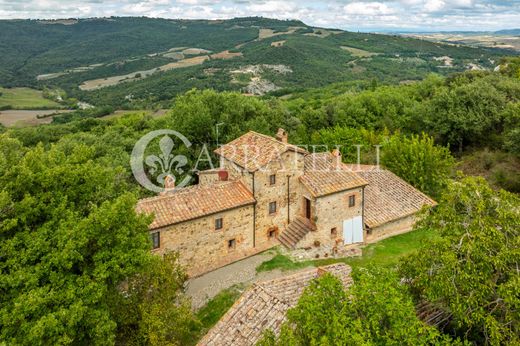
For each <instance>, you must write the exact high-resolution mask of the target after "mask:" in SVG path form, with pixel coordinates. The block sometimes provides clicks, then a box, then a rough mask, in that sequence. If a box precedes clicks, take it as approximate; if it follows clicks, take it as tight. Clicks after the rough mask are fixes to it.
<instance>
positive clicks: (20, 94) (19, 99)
mask: <svg viewBox="0 0 520 346" xmlns="http://www.w3.org/2000/svg"><path fill="white" fill-rule="evenodd" d="M5 107H10V108H11V109H52V108H59V107H60V104H58V103H56V102H54V101H52V100H49V99H46V98H44V97H43V95H42V92H41V91H39V90H34V89H31V88H12V89H4V88H0V109H1V108H5Z"/></svg>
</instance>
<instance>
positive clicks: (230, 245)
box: [227, 239, 237, 250]
mask: <svg viewBox="0 0 520 346" xmlns="http://www.w3.org/2000/svg"><path fill="white" fill-rule="evenodd" d="M227 246H228V249H230V250H232V249H234V248H235V247H236V246H237V242H236V240H235V239H229V240H228V242H227Z"/></svg>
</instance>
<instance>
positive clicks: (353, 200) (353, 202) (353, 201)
mask: <svg viewBox="0 0 520 346" xmlns="http://www.w3.org/2000/svg"><path fill="white" fill-rule="evenodd" d="M348 206H349V207H354V206H356V195H352V196H348Z"/></svg>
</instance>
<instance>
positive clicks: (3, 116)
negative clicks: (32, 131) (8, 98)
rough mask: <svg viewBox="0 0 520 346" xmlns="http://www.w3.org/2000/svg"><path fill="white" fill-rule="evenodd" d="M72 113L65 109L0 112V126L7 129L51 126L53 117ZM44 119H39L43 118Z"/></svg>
mask: <svg viewBox="0 0 520 346" xmlns="http://www.w3.org/2000/svg"><path fill="white" fill-rule="evenodd" d="M65 112H70V111H68V110H64V109H46V110H17V109H10V110H6V111H0V124H2V125H4V126H6V127H13V126H36V125H41V124H49V123H51V122H52V115H54V114H59V113H65ZM42 116H43V118H39V117H42Z"/></svg>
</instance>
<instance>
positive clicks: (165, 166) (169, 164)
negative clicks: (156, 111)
mask: <svg viewBox="0 0 520 346" xmlns="http://www.w3.org/2000/svg"><path fill="white" fill-rule="evenodd" d="M174 146H175V144H174V142H173V140H172V139H171V138H170V136H168V135H165V136H164V137H163V138H161V140H160V141H159V148H160V149H161V154H159V156H157V155H148V156H147V157H146V158H145V163H146V165H147V166H149V167H150V169H149V172H150V174H152V175H155V174H156V173H158V172H160V174H159V175H158V176H157V178H156V180H157V183H159V184H160V185H163V186H164V179H165V178H166V176H168V175H175V174H172V168H173V166H174V165H175V167H174V171H175V172H176V173H177V174H182V173H184V170H183V169H182V167H183V166H184V165H186V164H187V163H188V159H187V158H186V156H184V155H176V156H174V155H173V154H172V150H173V147H174Z"/></svg>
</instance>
